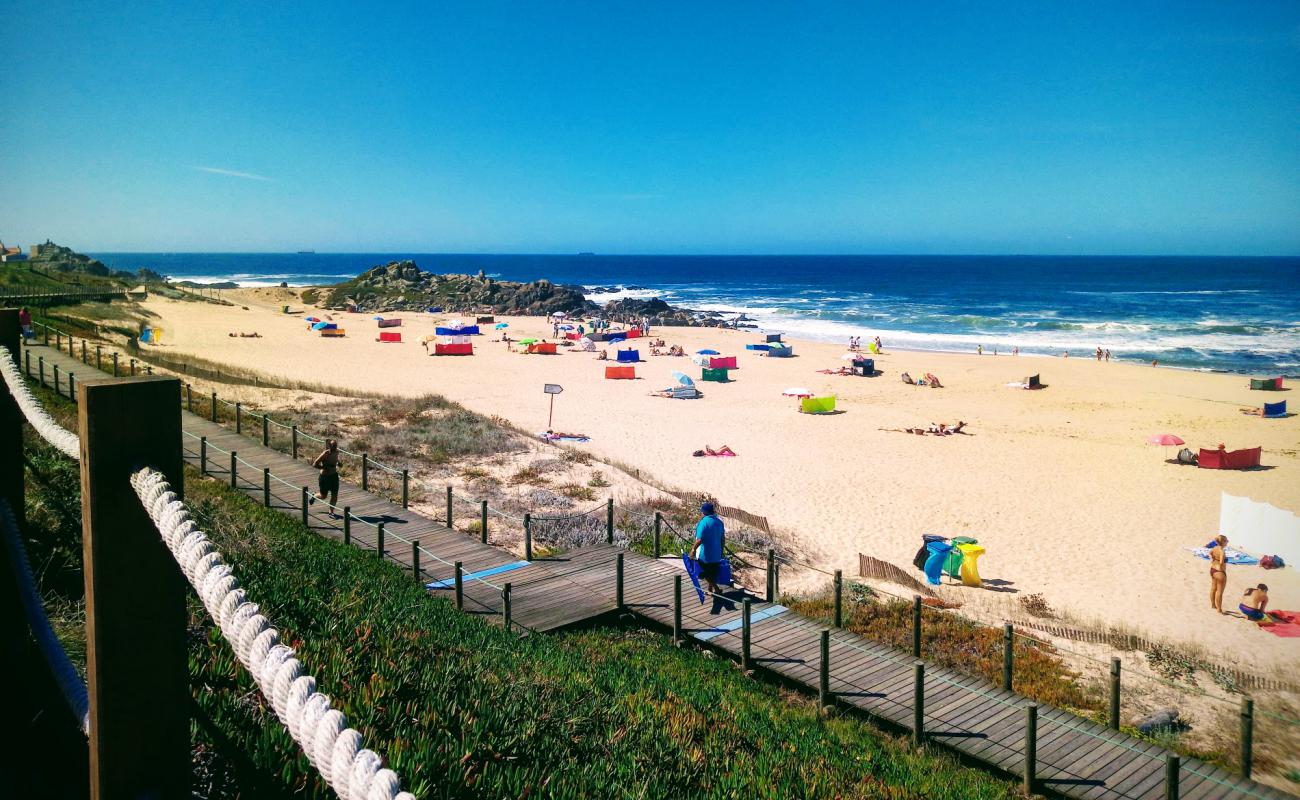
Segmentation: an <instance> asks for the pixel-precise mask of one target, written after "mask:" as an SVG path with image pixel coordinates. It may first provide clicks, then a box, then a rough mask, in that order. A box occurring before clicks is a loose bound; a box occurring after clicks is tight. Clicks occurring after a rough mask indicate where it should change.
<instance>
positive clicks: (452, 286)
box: [323, 261, 722, 326]
mask: <svg viewBox="0 0 1300 800" xmlns="http://www.w3.org/2000/svg"><path fill="white" fill-rule="evenodd" d="M323 302H324V305H325V306H326V307H327V308H331V309H338V310H343V309H348V308H355V309H356V310H357V311H361V312H389V311H424V310H425V309H429V308H441V309H444V310H446V311H447V312H449V313H465V314H474V313H479V314H502V315H518V316H545V315H547V314H552V313H554V312H556V311H563V312H564V313H566V314H569V315H570V316H583V317H593V316H599V317H604V318H606V319H610V320H614V321H616V322H629V323H630V322H637V321H640V320H642V319H645V318H647V317H648V318H649V319H650V322H651V324H654V325H696V326H698V325H720V324H722V322H721V320H722V317H721V315H719V314H717V313H715V312H698V311H690V310H688V309H682V308H674V307H673V306H670V305H669V304H668V303H665V302H664V301H663V300H661V299H659V298H657V297H656V298H654V299H650V300H644V299H634V298H628V297H625V298H621V299H618V300H611V301H609V302H608V303H605V304H604V305H603V306H602V305H598V304H596V303H593V302H591V301H590V300H587V299H586V298H585V297H584V296H583V289H582V287H581V286H565V285H562V284H557V283H552V282H551V281H548V280H539V281H531V282H529V283H519V282H516V281H501V280H496V279H495V278H489V277H488V276H487V275H485V274H484V273H483V272H481V271H480V272H479V273H478V274H477V275H438V274H435V273H432V272H425V271H423V270H421V269H420V268H419V266H417V265H416V263H415V262H414V261H393V262H390V263H388V264H383V265H380V266H377V267H373V268H371V269H369V270H366V271H365V272H363V273H361V274H360V275H358V276H357V277H355V278H353V279H352V280H350V281H345V282H344V283H340V284H338V285H337V286H334V287H332V288H330V289H329V290H328V291H327V292H326V293H325V294H324V299H323Z"/></svg>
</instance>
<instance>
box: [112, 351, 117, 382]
mask: <svg viewBox="0 0 1300 800" xmlns="http://www.w3.org/2000/svg"><path fill="white" fill-rule="evenodd" d="M113 377H114V378H116V377H117V353H116V352H114V353H113Z"/></svg>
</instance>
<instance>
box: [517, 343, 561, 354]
mask: <svg viewBox="0 0 1300 800" xmlns="http://www.w3.org/2000/svg"><path fill="white" fill-rule="evenodd" d="M555 347H556V345H555V342H534V343H532V344H530V345H528V349H527V350H525V351H524V352H526V353H537V354H540V355H548V356H554V355H558V354H559V351H558V350H556V349H555Z"/></svg>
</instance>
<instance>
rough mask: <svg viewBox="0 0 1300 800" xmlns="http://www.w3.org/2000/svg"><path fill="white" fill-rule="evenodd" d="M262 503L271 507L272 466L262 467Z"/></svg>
mask: <svg viewBox="0 0 1300 800" xmlns="http://www.w3.org/2000/svg"><path fill="white" fill-rule="evenodd" d="M262 505H264V506H266V507H267V508H270V507H271V468H270V467H262Z"/></svg>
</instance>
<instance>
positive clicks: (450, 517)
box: [447, 486, 452, 528]
mask: <svg viewBox="0 0 1300 800" xmlns="http://www.w3.org/2000/svg"><path fill="white" fill-rule="evenodd" d="M451 521H452V516H451V487H450V486H448V487H447V527H448V528H450V527H451Z"/></svg>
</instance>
